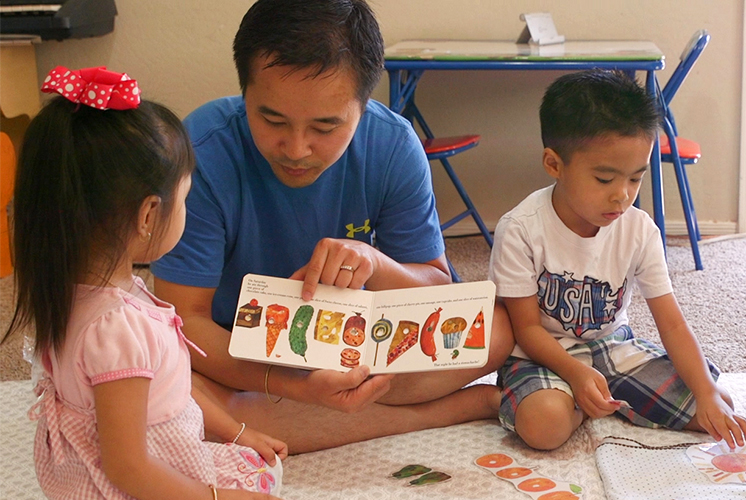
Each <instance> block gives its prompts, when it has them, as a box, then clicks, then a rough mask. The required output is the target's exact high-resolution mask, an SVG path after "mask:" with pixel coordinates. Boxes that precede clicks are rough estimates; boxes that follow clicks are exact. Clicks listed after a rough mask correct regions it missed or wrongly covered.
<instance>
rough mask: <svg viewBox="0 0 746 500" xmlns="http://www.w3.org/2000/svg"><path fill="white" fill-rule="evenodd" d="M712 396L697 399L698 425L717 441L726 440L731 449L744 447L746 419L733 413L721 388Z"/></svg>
mask: <svg viewBox="0 0 746 500" xmlns="http://www.w3.org/2000/svg"><path fill="white" fill-rule="evenodd" d="M711 396H712V397H699V398H697V414H696V416H695V418H696V419H697V423H698V424H699V425H700V426H701V427H702V428H703V429H704V430H705V431H707V433H708V434H709V435H710V436H712V437H713V439H715V441H720V440H725V442H726V443H727V444H728V446H729V447H730V449H735V448H736V447H738V446H743V445H744V439H746V418H744V417H741V416H739V415H736V414H735V413H734V412H733V409H732V408H731V407H730V406H729V405H728V403H727V402H726V400H725V399H724V398H723V394H722V392H721V389H720V388H719V387H718V388H717V392H715V393H713V394H712V395H711Z"/></svg>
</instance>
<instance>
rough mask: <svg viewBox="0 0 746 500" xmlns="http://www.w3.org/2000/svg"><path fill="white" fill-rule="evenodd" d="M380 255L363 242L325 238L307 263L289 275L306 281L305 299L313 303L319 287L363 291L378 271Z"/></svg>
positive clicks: (303, 292)
mask: <svg viewBox="0 0 746 500" xmlns="http://www.w3.org/2000/svg"><path fill="white" fill-rule="evenodd" d="M379 255H380V252H379V251H378V250H376V249H375V248H373V247H372V246H370V245H368V244H367V243H364V242H362V241H356V240H340V239H333V238H324V239H323V240H321V241H319V242H318V244H317V245H316V248H315V249H314V251H313V255H312V256H311V260H310V261H308V264H306V265H305V266H303V267H301V268H300V269H298V270H297V271H295V272H294V273H293V275H292V276H290V279H295V280H303V282H304V283H303V291H302V297H303V300H311V299H312V298H313V294H314V292H316V285H318V284H319V283H323V284H325V285H334V286H338V287H340V288H362V287H363V285H365V283H366V282H367V281H368V279H369V278H370V277H371V276H373V273H374V272H375V271H376V265H377V262H378V256H379Z"/></svg>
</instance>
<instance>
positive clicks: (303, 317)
mask: <svg viewBox="0 0 746 500" xmlns="http://www.w3.org/2000/svg"><path fill="white" fill-rule="evenodd" d="M312 318H313V307H312V306H309V305H302V306H300V307H299V308H298V310H297V311H295V316H293V322H292V325H291V326H290V333H289V337H290V349H291V350H292V351H293V352H294V353H295V354H297V355H299V356H303V359H306V349H308V342H307V341H306V332H307V331H308V326H309V325H310V324H311V319H312Z"/></svg>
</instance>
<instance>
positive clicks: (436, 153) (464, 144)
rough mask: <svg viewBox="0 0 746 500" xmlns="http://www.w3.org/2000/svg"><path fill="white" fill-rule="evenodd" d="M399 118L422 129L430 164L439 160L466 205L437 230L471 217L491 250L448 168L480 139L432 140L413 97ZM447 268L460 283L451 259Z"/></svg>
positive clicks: (472, 208)
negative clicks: (454, 157)
mask: <svg viewBox="0 0 746 500" xmlns="http://www.w3.org/2000/svg"><path fill="white" fill-rule="evenodd" d="M402 115H403V116H404V117H406V118H407V119H409V120H410V121H411V122H412V124H414V123H417V124H418V125H419V126H420V127H421V128H422V131H423V132H424V133H425V139H422V146H423V147H424V148H425V154H427V159H428V160H429V161H436V160H437V161H440V163H441V164H442V165H443V168H444V169H445V171H446V173H447V174H448V177H449V178H450V179H451V182H452V183H453V186H454V187H455V188H456V191H458V194H459V196H460V197H461V200H462V201H463V202H464V205H466V210H464V211H463V212H461V213H459V214H458V215H456V216H454V217H451V218H450V219H448V220H447V221H445V222H442V223H441V224H440V230H441V231H445V230H446V229H448V228H449V227H451V226H453V225H454V224H456V223H457V222H459V221H461V220H462V219H464V218H466V217H471V218H472V219H474V222H475V223H476V224H477V227H478V228H479V232H480V233H482V236H483V237H484V239H485V241H486V242H487V244H488V245H489V246H490V248H492V242H493V240H492V234H490V231H489V229H487V225H486V224H485V223H484V221H483V220H482V217H481V216H480V215H479V212H478V211H477V207H476V206H475V205H474V202H472V201H471V198H470V197H469V194H468V193H467V192H466V188H465V187H464V185H463V184H462V183H461V180H460V179H459V178H458V175H456V171H455V170H454V168H453V166H452V165H451V162H450V161H448V158H450V157H451V156H454V155H457V154H459V153H462V152H464V151H468V150H469V149H471V148H473V147H475V146H477V145H478V144H479V140H480V139H481V136H479V135H460V136H453V137H435V136H434V134H433V132H432V130H430V127H429V126H428V124H427V123H426V122H425V119H424V118H423V116H422V114H421V113H420V110H419V109H418V108H417V105H416V104H415V103H414V95H413V96H412V97H411V99H410V100H409V103H408V104H407V106H406V107H405V108H404V110H403V112H402ZM446 258H447V257H446ZM448 268H449V269H450V271H451V277H452V278H453V281H454V282H459V281H461V278H460V277H459V275H458V273H457V272H456V269H454V267H453V264H451V260H450V259H448Z"/></svg>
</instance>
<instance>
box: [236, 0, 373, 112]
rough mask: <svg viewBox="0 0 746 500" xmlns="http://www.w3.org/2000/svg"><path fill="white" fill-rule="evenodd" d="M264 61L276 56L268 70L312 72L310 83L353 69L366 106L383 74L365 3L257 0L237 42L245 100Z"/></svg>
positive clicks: (371, 18)
mask: <svg viewBox="0 0 746 500" xmlns="http://www.w3.org/2000/svg"><path fill="white" fill-rule="evenodd" d="M263 56H272V60H271V61H269V64H268V65H267V67H271V66H288V67H291V68H294V69H311V70H312V74H311V76H312V77H316V76H318V75H321V74H322V73H324V72H326V71H328V70H332V69H337V68H346V69H350V70H351V71H352V73H353V75H354V76H355V79H356V82H355V83H356V86H357V87H356V94H357V97H358V100H359V101H360V102H361V104H365V103H366V102H367V101H368V98H369V97H370V94H371V93H372V92H373V89H374V88H375V86H376V85H377V84H378V81H379V80H380V78H381V74H382V72H383V37H382V35H381V30H380V28H379V27H378V22H377V21H376V18H375V15H374V14H373V11H372V10H371V9H370V7H369V6H368V4H366V3H365V1H364V0H258V1H257V2H256V3H255V4H254V5H252V6H251V8H250V9H249V10H248V12H247V13H246V15H245V16H244V18H243V21H241V26H240V28H239V29H238V33H236V37H235V39H234V40H233V60H234V62H235V63H236V70H237V71H238V80H239V83H240V85H241V93H242V95H245V94H246V87H247V86H248V85H249V84H250V83H251V79H252V76H253V75H252V74H251V71H252V65H253V63H254V61H255V60H256V59H257V58H259V57H263Z"/></svg>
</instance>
